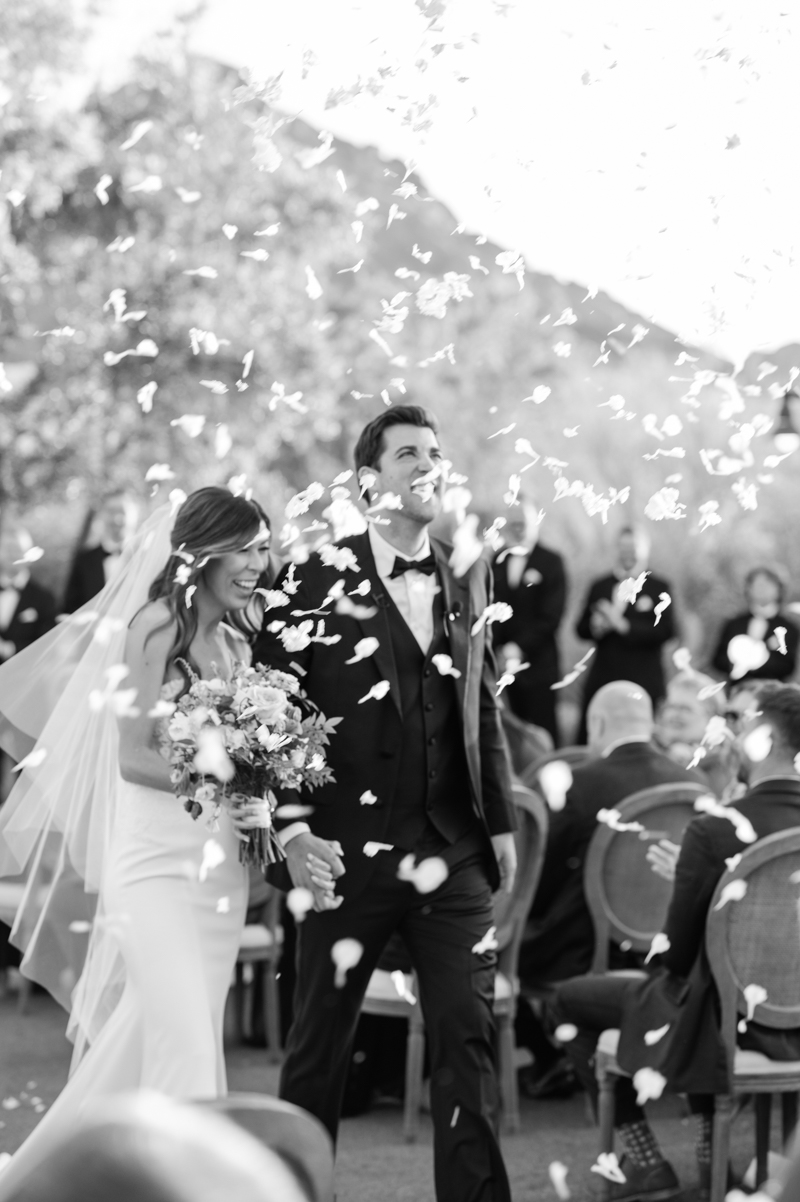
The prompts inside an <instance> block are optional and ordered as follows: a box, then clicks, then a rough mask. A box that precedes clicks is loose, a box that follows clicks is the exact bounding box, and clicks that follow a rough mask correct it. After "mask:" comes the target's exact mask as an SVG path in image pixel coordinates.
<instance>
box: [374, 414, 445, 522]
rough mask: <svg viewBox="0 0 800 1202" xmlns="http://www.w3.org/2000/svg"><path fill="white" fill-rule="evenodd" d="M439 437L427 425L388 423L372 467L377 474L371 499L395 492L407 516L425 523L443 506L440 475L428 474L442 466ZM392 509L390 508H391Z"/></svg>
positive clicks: (431, 519)
mask: <svg viewBox="0 0 800 1202" xmlns="http://www.w3.org/2000/svg"><path fill="white" fill-rule="evenodd" d="M441 462H442V452H441V449H440V447H439V440H438V438H437V437H436V434H435V433H434V431H433V430H432V429H431V428H430V426H389V427H388V429H386V430H385V431H384V434H383V451H382V452H381V455H380V458H379V460H378V462H377V464H376V465H375V467H373V468H372V469H369V470H371V471H372V473H373V475H374V476H375V477H376V479H375V483H374V485H373V486H372V488H371V489H370V492H371V495H372V499H373V501H375V500H377V499H378V497H381V496H383V494H384V493H387V492H388V493H394V494H395V495H396V496H398V497H399V498H400V500H401V501H402V503H403V508H402V510H401V512H402V513H403V514H405V516H406V517H409V518H411V519H412V520H416V521H418V522H420V524H422V525H427V524H428V523H429V522H432V521H433V519H434V518H435V517H438V515H439V513H440V512H441V508H442V478H441V474H436V475H435V478H434V479H433V480H431V481H430V482H426V481H425V477H427V476H428V475H429V473H431V472H434V471H435V469H438V468H439V467H440V466H441ZM390 512H393V511H390Z"/></svg>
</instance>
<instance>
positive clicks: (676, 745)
mask: <svg viewBox="0 0 800 1202" xmlns="http://www.w3.org/2000/svg"><path fill="white" fill-rule="evenodd" d="M714 684H715V682H714V681H713V680H712V679H711V677H710V676H705V675H704V674H703V673H702V672H694V671H692V669H691V668H688V669H686V670H684V671H682V672H678V673H677V675H675V676H673V678H672V680H671V681H670V682H669V684H668V685H667V695H666V697H665V698H664V700H663V702H662V703H661V705H660V706H659V709H658V714H657V716H656V725H655V732H654V735H653V742H654V743H655V745H656V747H658V748H659V750H660V751H663V752H664V754H665V755H668V756H669V757H670V759H673V760H676V761H677V763H679V764H681V765H682V766H683V767H684V768H685V767H686V766H687V764H689V762H690V761H691V760H692V758H693V756H694V754H695V752H696V751H697V748H698V747H699V746H700V744H701V742H702V740H703V735H704V734H705V732H706V727H707V726H708V722H709V719H710V718H714V717H717V716H718V715H720V714H721V713H722V701H721V699H720V694H719V693H715V694H712V695H711V696H710V697H709V696H706V697H703V696H701V694H702V693H703V692H704V690H706V689H708V688H713V687H714Z"/></svg>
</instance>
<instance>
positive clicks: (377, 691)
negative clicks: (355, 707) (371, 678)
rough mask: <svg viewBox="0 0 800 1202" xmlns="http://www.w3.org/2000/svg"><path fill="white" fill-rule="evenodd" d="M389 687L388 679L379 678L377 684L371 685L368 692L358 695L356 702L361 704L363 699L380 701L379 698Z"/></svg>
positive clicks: (384, 694)
mask: <svg viewBox="0 0 800 1202" xmlns="http://www.w3.org/2000/svg"><path fill="white" fill-rule="evenodd" d="M391 687H392V686H391V685H390V684H389V681H388V680H379V681H378V683H377V684H374V685H373V686H372V688H371V689H370V690H369V692H368V693H365V694H364V696H363V697H359V699H358V704H359V705H363V704H364V702H365V701H380V700H381V698H383V697H385V696H386V694H387V693H388V692H389V689H390V688H391Z"/></svg>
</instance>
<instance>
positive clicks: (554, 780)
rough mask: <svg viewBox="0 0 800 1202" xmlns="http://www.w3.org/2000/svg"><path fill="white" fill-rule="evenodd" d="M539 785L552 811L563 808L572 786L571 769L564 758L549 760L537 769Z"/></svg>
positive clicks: (555, 811)
mask: <svg viewBox="0 0 800 1202" xmlns="http://www.w3.org/2000/svg"><path fill="white" fill-rule="evenodd" d="M538 775H539V787H540V788H541V790H542V792H543V793H544V798H545V801H546V802H547V804H548V806H549V807H550V809H551V810H552V811H553V812H554V813H558V811H559V810H563V809H564V806H565V805H566V802H567V793H568V792H569V790H570V788H571V786H572V769H571V768H570V766H569V764H568V763H567V762H566V761H565V760H551V761H550V763H549V764H544V765H543V766H542V768H541V769H540V770H539V774H538Z"/></svg>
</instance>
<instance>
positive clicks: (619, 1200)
mask: <svg viewBox="0 0 800 1202" xmlns="http://www.w3.org/2000/svg"><path fill="white" fill-rule="evenodd" d="M619 1167H620V1171H621V1172H622V1173H623V1174H624V1176H625V1180H624V1182H623V1181H611V1182H609V1186H610V1192H609V1194H608V1197H609V1198H610V1199H611V1202H634V1200H635V1199H640V1200H641V1202H661V1200H662V1199H666V1198H674V1197H675V1195H676V1194H680V1193H681V1192H682V1190H681V1183H680V1182H679V1181H678V1178H677V1177H676V1176H675V1170H674V1169H673V1167H672V1165H671V1164H670V1163H669V1161H668V1160H662V1161H661V1164H652V1165H647V1166H646V1167H645V1168H639V1166H638V1165H635V1164H632V1163H631V1161H630V1160H629V1159H628V1157H627V1156H623V1157H622V1160H621V1161H620V1165H619Z"/></svg>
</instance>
